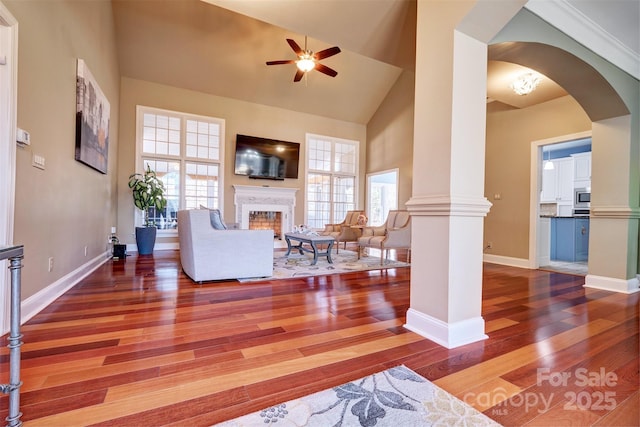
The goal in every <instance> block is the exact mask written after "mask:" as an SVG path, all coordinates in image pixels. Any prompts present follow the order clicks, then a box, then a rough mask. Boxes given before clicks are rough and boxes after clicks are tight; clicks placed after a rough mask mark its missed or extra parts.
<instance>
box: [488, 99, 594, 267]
mask: <svg viewBox="0 0 640 427" xmlns="http://www.w3.org/2000/svg"><path fill="white" fill-rule="evenodd" d="M588 130H591V121H590V120H589V118H588V117H587V115H586V113H585V112H584V111H583V110H582V108H581V107H580V105H578V103H577V102H576V101H575V100H574V99H573V98H572V97H570V96H565V97H563V98H559V99H556V100H553V101H549V102H545V103H543V104H539V105H536V106H533V107H529V108H524V109H521V110H510V111H502V112H496V113H491V114H487V143H486V158H485V171H486V172H485V196H486V197H487V199H488V200H489V201H490V202H491V203H493V206H492V207H491V210H490V211H489V214H488V215H487V217H486V219H485V223H484V241H485V246H486V243H487V242H489V241H491V242H492V244H493V248H492V249H487V250H486V253H488V254H492V255H501V256H506V257H513V258H521V259H528V257H529V209H530V206H529V184H530V183H529V177H530V173H531V172H530V164H531V158H530V157H531V142H532V141H536V140H541V139H547V138H552V137H556V136H560V135H567V134H572V133H577V132H583V131H588ZM495 194H500V195H501V198H500V199H499V200H496V199H495V198H494V195H495Z"/></svg>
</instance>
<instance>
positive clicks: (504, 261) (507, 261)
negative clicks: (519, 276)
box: [482, 254, 531, 269]
mask: <svg viewBox="0 0 640 427" xmlns="http://www.w3.org/2000/svg"><path fill="white" fill-rule="evenodd" d="M482 261H484V262H490V263H492V264H500V265H508V266H510V267H520V268H528V269H531V266H530V265H529V260H528V259H523V258H513V257H508V256H502V255H491V254H484V255H483V256H482Z"/></svg>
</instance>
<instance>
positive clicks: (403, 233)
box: [358, 210, 411, 265]
mask: <svg viewBox="0 0 640 427" xmlns="http://www.w3.org/2000/svg"><path fill="white" fill-rule="evenodd" d="M364 248H376V249H379V250H380V265H382V264H384V259H385V258H386V256H388V250H389V249H407V250H408V254H407V261H409V259H410V255H411V216H409V212H408V211H405V210H392V211H389V214H388V215H387V220H386V221H385V223H384V224H383V225H381V226H378V227H365V228H364V229H363V230H362V236H361V237H360V238H359V239H358V258H360V252H361V251H362V249H364Z"/></svg>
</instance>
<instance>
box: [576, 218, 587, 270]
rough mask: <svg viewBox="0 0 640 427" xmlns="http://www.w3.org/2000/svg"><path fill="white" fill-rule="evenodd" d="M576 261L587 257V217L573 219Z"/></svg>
mask: <svg viewBox="0 0 640 427" xmlns="http://www.w3.org/2000/svg"><path fill="white" fill-rule="evenodd" d="M575 221H576V222H575V228H576V231H575V233H576V234H575V239H576V256H575V258H576V261H586V260H587V259H588V258H589V218H576V219H575Z"/></svg>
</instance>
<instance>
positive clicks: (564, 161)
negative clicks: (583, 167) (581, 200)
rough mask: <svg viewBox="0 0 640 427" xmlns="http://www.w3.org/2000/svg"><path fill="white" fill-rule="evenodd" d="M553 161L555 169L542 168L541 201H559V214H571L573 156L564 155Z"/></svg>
mask: <svg viewBox="0 0 640 427" xmlns="http://www.w3.org/2000/svg"><path fill="white" fill-rule="evenodd" d="M551 162H552V163H553V169H551V170H547V169H543V170H542V192H541V194H540V203H557V204H558V215H571V210H572V209H573V188H574V187H573V185H574V174H575V172H574V166H573V158H572V157H563V158H560V159H554V160H551Z"/></svg>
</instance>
